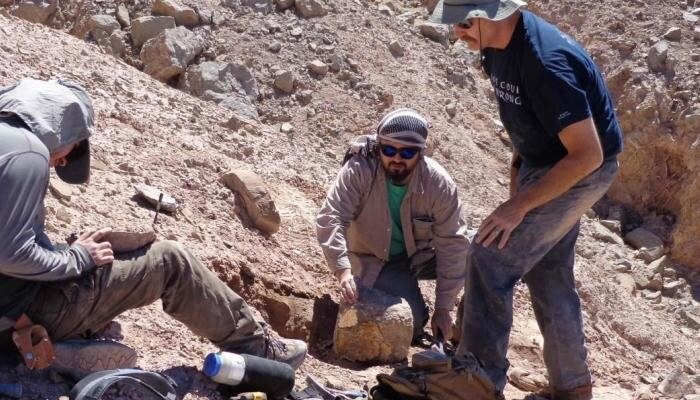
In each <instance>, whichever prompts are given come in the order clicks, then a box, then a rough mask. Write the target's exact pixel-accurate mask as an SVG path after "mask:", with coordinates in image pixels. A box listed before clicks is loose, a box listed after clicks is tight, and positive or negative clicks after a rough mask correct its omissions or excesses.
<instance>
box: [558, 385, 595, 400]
mask: <svg viewBox="0 0 700 400" xmlns="http://www.w3.org/2000/svg"><path fill="white" fill-rule="evenodd" d="M552 400H593V386H591V385H586V386H579V387H577V388H575V389H571V390H566V391H558V390H555V391H554V393H553V394H552Z"/></svg>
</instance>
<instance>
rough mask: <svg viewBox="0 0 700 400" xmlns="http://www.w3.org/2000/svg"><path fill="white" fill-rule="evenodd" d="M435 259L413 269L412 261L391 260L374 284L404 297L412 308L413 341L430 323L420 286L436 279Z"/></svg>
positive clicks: (387, 291)
mask: <svg viewBox="0 0 700 400" xmlns="http://www.w3.org/2000/svg"><path fill="white" fill-rule="evenodd" d="M435 267H436V261H435V257H433V258H431V259H430V260H428V261H426V262H425V263H423V264H421V265H418V266H416V267H415V268H411V259H410V258H408V257H402V258H398V259H395V260H391V261H389V262H387V263H386V264H384V265H383V266H382V271H381V272H380V273H379V277H377V281H376V282H375V283H374V288H375V289H377V290H381V291H382V292H385V293H389V294H391V295H394V296H398V297H402V298H404V299H405V300H406V302H407V303H408V305H409V306H410V307H411V313H412V314H413V339H414V340H417V339H419V338H420V337H421V335H422V333H423V327H425V325H426V324H427V323H428V319H429V316H430V311H429V310H428V306H427V305H426V304H425V298H424V297H423V293H422V292H421V290H420V287H419V286H418V281H419V280H430V279H432V280H435V279H436V272H435Z"/></svg>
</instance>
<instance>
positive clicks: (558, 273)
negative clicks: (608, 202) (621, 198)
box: [457, 159, 617, 390]
mask: <svg viewBox="0 0 700 400" xmlns="http://www.w3.org/2000/svg"><path fill="white" fill-rule="evenodd" d="M548 170H549V168H534V167H528V166H526V165H523V166H522V167H521V169H520V171H519V174H518V182H519V188H521V189H522V188H525V187H527V186H528V185H530V184H532V183H534V182H536V181H537V180H539V179H540V178H541V177H542V176H544V175H545V174H546V173H547V171H548ZM616 172H617V161H616V160H614V159H612V160H606V161H605V162H604V163H603V165H602V166H601V167H600V168H599V169H598V170H596V171H594V172H593V173H591V174H590V175H589V176H588V177H586V178H584V179H583V180H582V181H580V182H579V183H578V184H576V185H575V186H574V187H573V188H571V189H569V191H567V192H566V193H564V194H563V195H561V196H560V197H558V198H556V199H554V200H552V201H550V202H548V203H546V204H544V205H542V206H540V207H538V208H536V209H534V210H532V211H530V212H529V213H528V214H527V215H526V216H525V218H524V220H523V222H522V223H521V224H520V225H519V226H518V227H517V228H516V229H515V230H514V231H513V233H512V235H511V237H510V239H509V241H508V244H507V245H506V247H504V248H503V250H499V249H498V247H497V246H496V245H494V244H492V245H491V246H489V247H484V246H481V245H480V244H477V243H476V242H474V241H473V242H472V243H471V245H470V247H469V253H468V256H467V278H466V282H465V289H464V290H465V297H464V312H463V314H462V339H461V341H460V345H459V347H458V349H457V351H458V353H464V352H472V353H474V354H475V355H477V356H478V357H479V358H480V359H481V361H482V362H483V363H484V367H485V370H486V372H487V374H488V375H489V376H490V377H491V379H492V380H493V382H494V383H495V384H496V386H497V387H498V388H499V389H500V390H503V388H504V387H505V384H506V372H507V370H508V367H509V363H508V360H507V358H506V352H507V350H508V339H509V335H510V330H511V325H512V323H513V288H514V287H515V284H516V283H517V282H518V281H519V280H521V279H522V281H523V282H525V284H526V285H527V287H528V289H529V291H530V299H531V302H532V306H533V309H534V311H535V317H536V319H537V323H538V325H539V328H540V331H541V332H542V335H543V336H544V361H545V364H546V366H547V371H548V373H549V383H550V385H551V386H552V388H553V389H555V390H570V389H573V388H576V387H579V386H584V385H590V384H591V376H590V372H589V370H588V366H587V364H586V356H587V350H586V347H585V343H584V340H585V338H584V333H583V323H582V318H581V302H580V299H579V297H578V293H577V292H576V286H575V281H574V255H575V252H574V248H575V245H576V239H577V237H578V230H579V220H580V218H581V215H583V213H584V212H585V211H586V210H588V209H589V208H590V207H591V206H592V205H593V204H594V203H595V202H596V201H598V200H599V199H600V198H601V197H602V196H603V195H604V194H605V192H606V191H607V189H608V187H609V186H610V184H611V183H612V181H613V178H614V177H615V174H616Z"/></svg>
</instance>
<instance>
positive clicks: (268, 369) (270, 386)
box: [202, 352, 294, 399]
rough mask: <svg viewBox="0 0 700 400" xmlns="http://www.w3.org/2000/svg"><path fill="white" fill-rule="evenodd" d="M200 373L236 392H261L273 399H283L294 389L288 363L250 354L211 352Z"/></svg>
mask: <svg viewBox="0 0 700 400" xmlns="http://www.w3.org/2000/svg"><path fill="white" fill-rule="evenodd" d="M202 373H203V374H204V375H206V376H207V377H209V378H210V379H211V380H213V381H214V382H218V383H221V384H222V385H226V386H231V387H232V389H233V391H234V392H235V393H243V392H264V393H265V394H267V396H268V397H270V398H272V399H283V398H284V397H285V396H287V395H288V394H289V393H291V392H292V390H293V389H294V369H293V368H292V367H291V366H289V365H287V364H285V363H281V362H279V361H274V360H268V359H266V358H262V357H256V356H251V355H249V354H235V353H228V352H220V353H211V354H209V355H207V357H206V358H205V359H204V366H203V367H202Z"/></svg>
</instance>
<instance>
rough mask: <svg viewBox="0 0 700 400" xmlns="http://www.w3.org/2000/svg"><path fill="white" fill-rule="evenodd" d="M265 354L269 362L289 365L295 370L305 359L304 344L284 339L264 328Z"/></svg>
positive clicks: (305, 348) (299, 341)
mask: <svg viewBox="0 0 700 400" xmlns="http://www.w3.org/2000/svg"><path fill="white" fill-rule="evenodd" d="M264 329H265V354H264V357H265V358H267V359H269V360H275V361H279V362H283V363H285V364H289V365H290V366H291V367H292V368H294V369H295V370H296V369H297V368H299V366H301V364H302V363H303V362H304V358H306V351H307V347H306V343H305V342H303V341H301V340H296V339H285V338H283V337H281V336H280V335H279V334H277V332H275V331H273V330H272V329H270V328H269V327H265V328H264Z"/></svg>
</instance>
